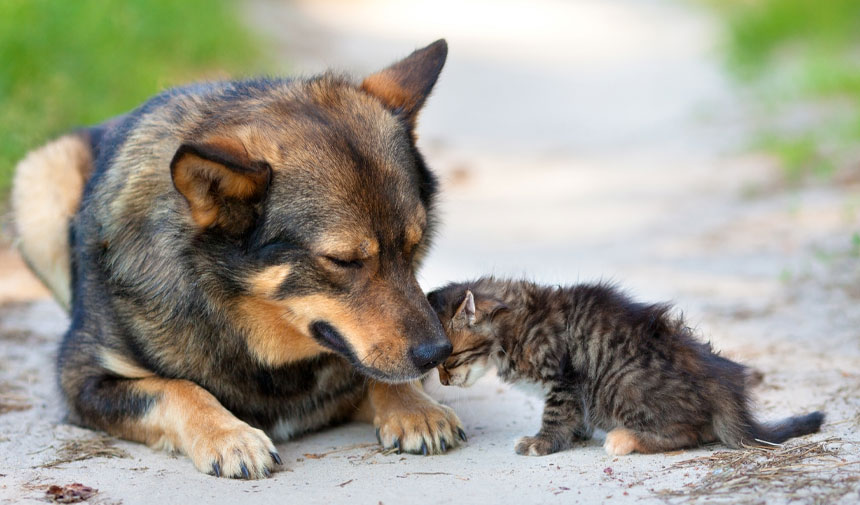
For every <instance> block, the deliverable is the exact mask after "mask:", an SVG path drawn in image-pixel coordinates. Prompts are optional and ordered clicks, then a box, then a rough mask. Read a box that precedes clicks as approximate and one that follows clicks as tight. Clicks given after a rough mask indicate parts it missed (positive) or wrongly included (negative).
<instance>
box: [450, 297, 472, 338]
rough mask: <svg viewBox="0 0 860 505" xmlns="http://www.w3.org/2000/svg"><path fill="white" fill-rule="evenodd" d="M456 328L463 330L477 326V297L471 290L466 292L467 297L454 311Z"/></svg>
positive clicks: (453, 319)
mask: <svg viewBox="0 0 860 505" xmlns="http://www.w3.org/2000/svg"><path fill="white" fill-rule="evenodd" d="M452 321H453V322H454V328H457V329H461V328H465V327H466V326H472V325H473V324H475V296H474V295H473V294H472V292H471V291H470V290H468V289H467V290H466V297H465V298H463V301H462V302H460V305H459V306H458V307H457V310H456V311H454V317H453V318H452Z"/></svg>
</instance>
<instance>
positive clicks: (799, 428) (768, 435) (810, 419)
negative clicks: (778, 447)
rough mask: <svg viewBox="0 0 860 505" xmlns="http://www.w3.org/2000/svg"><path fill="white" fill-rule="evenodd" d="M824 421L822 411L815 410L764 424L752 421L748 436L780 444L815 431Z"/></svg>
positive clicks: (755, 439)
mask: <svg viewBox="0 0 860 505" xmlns="http://www.w3.org/2000/svg"><path fill="white" fill-rule="evenodd" d="M823 422H824V412H819V411H815V412H812V413H810V414H804V415H802V416H792V417H789V418H786V419H783V420H782V421H776V422H772V423H766V424H758V423H753V425H752V429H751V430H750V438H752V439H753V441H761V442H770V443H771V444H780V443H782V442H785V441H786V440H788V439H789V438H794V437H800V436H803V435H808V434H810V433H817V432H818V430H820V429H821V423H823Z"/></svg>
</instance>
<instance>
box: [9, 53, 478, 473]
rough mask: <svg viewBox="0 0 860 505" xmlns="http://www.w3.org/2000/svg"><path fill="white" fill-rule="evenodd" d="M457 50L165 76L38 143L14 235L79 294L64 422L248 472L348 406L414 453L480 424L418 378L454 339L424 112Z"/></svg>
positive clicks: (66, 366) (259, 469)
mask: <svg viewBox="0 0 860 505" xmlns="http://www.w3.org/2000/svg"><path fill="white" fill-rule="evenodd" d="M447 51H448V48H447V44H446V42H445V41H444V40H439V41H437V42H434V43H433V44H430V45H429V46H427V47H425V48H423V49H419V50H417V51H415V52H414V53H412V54H411V55H409V56H408V57H406V58H404V59H402V60H400V61H398V62H396V63H394V64H393V65H391V66H389V67H387V68H385V69H383V70H381V71H379V72H377V73H374V74H372V75H370V76H368V77H366V78H365V79H363V80H362V81H361V82H360V83H356V82H353V81H351V80H349V79H347V78H345V77H341V76H337V75H335V74H332V73H326V74H323V75H320V76H316V77H313V78H307V79H292V80H289V79H256V80H247V81H227V82H213V83H203V84H195V85H190V86H187V87H181V88H176V89H170V90H167V91H165V92H163V93H161V94H159V95H157V96H155V97H154V98H152V99H150V100H149V101H147V102H145V103H144V104H143V105H141V106H140V107H138V108H137V109H135V110H134V111H132V112H129V113H128V114H125V115H123V116H120V117H117V118H114V119H112V120H109V121H107V122H105V123H103V124H101V125H99V126H94V127H91V128H87V129H83V130H80V131H76V132H74V133H71V134H68V135H66V136H64V137H61V138H59V139H57V140H55V141H53V142H51V143H50V144H48V145H46V146H44V147H42V148H40V149H38V150H36V151H34V152H32V153H30V154H29V155H28V156H27V157H26V158H25V159H24V160H22V161H21V162H20V163H19V165H18V167H17V169H16V175H15V179H14V183H13V185H14V187H13V195H12V201H13V202H12V203H13V212H14V216H15V223H16V228H17V230H18V232H19V237H20V240H19V247H20V250H21V252H22V255H23V256H24V257H25V259H26V261H27V262H28V264H29V265H30V266H31V268H32V269H33V270H34V271H35V272H36V273H37V275H38V276H39V277H40V278H41V279H42V280H43V281H44V282H45V283H46V284H47V285H48V286H49V287H50V288H51V289H52V291H53V292H54V293H55V296H56V298H57V299H58V301H59V302H60V303H61V304H63V305H64V306H66V307H68V308H70V313H71V324H70V327H69V329H68V332H67V333H66V334H65V336H64V338H63V341H62V344H61V347H60V351H59V356H58V370H59V384H60V387H61V390H62V392H63V394H64V397H65V400H66V403H67V405H68V419H69V421H70V422H73V423H76V424H79V425H82V426H86V427H89V428H93V429H100V430H104V431H106V432H107V433H110V434H112V435H115V436H118V437H122V438H125V439H128V440H132V441H138V442H143V443H146V444H148V445H150V446H152V447H156V448H165V449H168V450H176V451H180V452H182V453H184V454H186V455H187V456H188V457H189V458H190V459H191V461H192V462H193V464H194V466H195V467H196V468H197V469H198V470H200V471H201V472H205V473H209V474H212V475H216V476H225V477H234V478H246V479H247V478H263V477H267V476H269V475H270V474H271V472H272V470H273V469H275V468H276V467H277V465H279V464H281V460H280V456H279V455H278V453H277V450H276V448H275V445H274V444H273V442H272V441H273V440H286V439H289V438H291V437H294V436H296V435H299V434H301V433H305V432H308V431H311V430H318V429H320V428H323V427H326V426H330V425H334V424H337V423H341V422H345V421H349V420H363V421H367V422H372V423H373V424H374V425H375V427H376V433H377V438H378V439H379V441H380V443H381V444H382V445H383V446H384V447H386V448H394V449H396V450H398V451H406V452H411V453H420V454H430V453H442V452H445V451H447V450H448V449H449V448H451V447H454V446H456V445H457V444H458V443H459V440H465V433H464V431H463V428H462V426H461V423H460V420H459V419H458V418H457V416H456V414H455V413H454V412H453V411H452V410H451V409H450V408H448V407H445V406H442V405H440V404H438V403H436V402H435V401H434V400H432V399H431V398H430V397H429V396H427V395H426V394H425V393H424V392H423V391H422V390H421V388H420V385H419V383H418V380H419V379H420V378H421V377H422V376H424V375H425V373H426V372H427V371H429V370H431V369H432V368H434V367H435V366H436V365H438V364H439V363H441V362H442V361H443V360H444V359H445V358H446V357H447V356H448V355H449V354H450V352H451V344H450V342H449V341H448V338H447V337H446V335H445V332H444V331H443V329H442V327H441V325H440V323H439V320H438V319H437V317H436V315H435V313H434V312H433V310H432V309H431V308H430V305H429V304H428V302H427V300H426V298H425V296H424V293H423V292H422V290H421V288H420V287H419V285H418V282H417V281H416V278H415V272H416V270H417V269H418V267H419V265H420V263H421V260H422V258H423V257H424V256H425V254H426V252H427V250H428V247H429V245H430V239H431V236H432V233H433V229H434V222H435V214H434V196H435V194H436V192H437V183H436V179H435V177H434V175H433V174H432V172H431V171H430V169H429V168H428V166H427V165H426V163H425V161H424V159H423V157H422V155H421V153H420V152H419V151H418V149H417V148H416V134H415V125H416V119H417V116H418V113H419V111H420V109H421V108H422V106H423V105H424V103H425V101H426V99H427V97H428V95H429V94H430V92H431V90H432V88H433V86H434V85H435V83H436V80H437V78H438V76H439V73H440V72H441V70H442V67H443V65H444V63H445V60H446V57H447Z"/></svg>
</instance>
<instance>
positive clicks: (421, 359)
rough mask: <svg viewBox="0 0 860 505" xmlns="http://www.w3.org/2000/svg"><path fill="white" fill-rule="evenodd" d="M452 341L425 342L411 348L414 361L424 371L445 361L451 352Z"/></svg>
mask: <svg viewBox="0 0 860 505" xmlns="http://www.w3.org/2000/svg"><path fill="white" fill-rule="evenodd" d="M451 349H452V347H451V342H448V341H445V342H423V343H421V344H418V345H416V346H415V347H413V348H412V349H410V350H409V356H410V357H411V358H412V363H413V364H414V365H415V367H416V368H418V369H419V370H421V371H422V372H426V371H427V370H430V369H431V368H434V367H436V366H438V365H439V363H442V362H443V361H445V358H447V357H448V356H449V355H450V354H451Z"/></svg>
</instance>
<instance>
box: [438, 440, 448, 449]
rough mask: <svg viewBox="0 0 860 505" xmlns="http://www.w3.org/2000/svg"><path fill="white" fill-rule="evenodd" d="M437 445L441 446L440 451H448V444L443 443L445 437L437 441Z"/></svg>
mask: <svg viewBox="0 0 860 505" xmlns="http://www.w3.org/2000/svg"><path fill="white" fill-rule="evenodd" d="M439 446H440V447H441V448H442V452H448V446H447V445H446V444H445V439H444V438H443V439H442V440H440V441H439Z"/></svg>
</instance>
